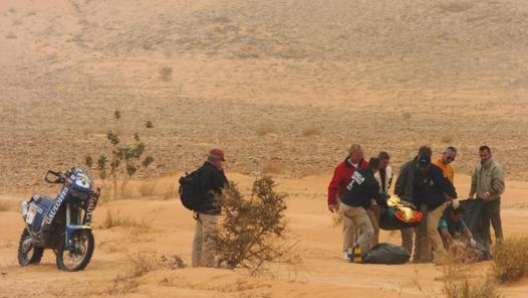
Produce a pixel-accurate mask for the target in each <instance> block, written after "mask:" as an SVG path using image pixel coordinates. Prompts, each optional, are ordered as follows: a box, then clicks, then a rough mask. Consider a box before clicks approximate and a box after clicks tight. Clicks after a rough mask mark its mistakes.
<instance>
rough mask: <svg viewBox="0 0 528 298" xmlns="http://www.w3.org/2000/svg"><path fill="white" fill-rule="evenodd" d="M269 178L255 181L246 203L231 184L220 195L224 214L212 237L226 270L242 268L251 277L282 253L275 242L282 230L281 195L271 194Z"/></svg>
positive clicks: (270, 180) (284, 225)
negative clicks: (216, 231)
mask: <svg viewBox="0 0 528 298" xmlns="http://www.w3.org/2000/svg"><path fill="white" fill-rule="evenodd" d="M274 187H275V182H274V181H273V179H272V178H271V177H263V178H260V179H257V180H255V182H254V183H253V191H252V195H251V197H250V199H249V200H246V199H244V198H243V196H242V195H241V194H240V192H239V190H238V188H237V186H236V184H235V183H233V182H231V183H230V184H229V185H228V186H227V187H226V188H225V189H224V191H223V192H222V195H221V196H220V200H221V204H222V208H223V212H224V214H225V216H224V219H223V222H222V223H221V225H220V227H219V230H218V234H217V236H216V239H215V240H216V243H217V255H218V260H219V261H220V262H221V263H222V262H223V263H224V264H226V265H228V267H230V268H235V267H242V268H247V269H250V270H251V274H252V275H253V274H255V273H256V272H257V271H259V270H260V269H262V266H263V265H264V264H265V263H266V262H272V261H276V260H278V259H280V258H281V257H282V256H283V254H284V253H285V251H286V248H285V247H284V245H281V243H284V242H281V241H277V240H279V239H283V238H284V233H285V231H286V220H285V214H284V212H285V210H286V204H285V202H284V199H285V198H286V197H287V194H285V193H277V192H275V191H274Z"/></svg>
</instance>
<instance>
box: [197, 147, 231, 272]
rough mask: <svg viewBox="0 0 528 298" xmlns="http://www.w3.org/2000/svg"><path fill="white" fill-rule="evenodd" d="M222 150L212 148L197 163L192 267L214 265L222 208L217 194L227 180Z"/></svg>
mask: <svg viewBox="0 0 528 298" xmlns="http://www.w3.org/2000/svg"><path fill="white" fill-rule="evenodd" d="M224 161H225V158H224V151H223V150H222V149H218V148H215V149H212V150H211V151H209V154H208V156H207V161H205V162H204V164H203V165H202V166H201V167H200V169H199V170H198V171H199V177H200V186H201V191H200V198H199V200H200V202H201V203H200V205H199V207H198V208H197V210H196V228H195V233H194V241H193V246H192V265H193V267H199V266H204V267H214V266H215V259H214V257H215V249H216V243H215V241H214V236H215V234H216V228H217V227H216V226H217V223H218V218H219V217H220V213H221V211H222V206H221V204H220V203H221V202H219V200H218V198H219V195H220V194H221V192H222V189H223V188H224V187H225V186H226V185H227V183H228V181H227V178H226V176H225V174H224V169H223V165H222V164H223V162H224Z"/></svg>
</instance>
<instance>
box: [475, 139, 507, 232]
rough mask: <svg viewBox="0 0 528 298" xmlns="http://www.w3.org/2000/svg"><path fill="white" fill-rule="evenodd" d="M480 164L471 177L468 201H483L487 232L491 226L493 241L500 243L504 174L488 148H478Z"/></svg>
mask: <svg viewBox="0 0 528 298" xmlns="http://www.w3.org/2000/svg"><path fill="white" fill-rule="evenodd" d="M479 154H480V164H478V165H477V167H476V168H475V171H474V172H473V176H472V177H471V190H470V191H469V199H473V198H474V197H473V196H474V195H476V198H477V199H482V200H483V201H484V206H483V207H484V209H483V210H484V212H485V213H486V214H484V215H485V216H487V217H489V221H488V222H487V226H488V227H487V230H488V231H489V224H490V221H491V225H492V226H493V230H494V231H495V239H496V240H497V241H501V240H502V239H503V234H502V222H501V217H500V205H501V194H502V193H504V187H505V185H504V172H503V170H502V167H501V165H500V164H499V163H498V162H496V161H495V160H493V159H492V158H491V157H492V155H491V149H490V147H488V146H485V145H484V146H480V148H479Z"/></svg>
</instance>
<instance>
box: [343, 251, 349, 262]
mask: <svg viewBox="0 0 528 298" xmlns="http://www.w3.org/2000/svg"><path fill="white" fill-rule="evenodd" d="M343 260H347V261H350V257H349V256H348V252H346V251H344V252H343Z"/></svg>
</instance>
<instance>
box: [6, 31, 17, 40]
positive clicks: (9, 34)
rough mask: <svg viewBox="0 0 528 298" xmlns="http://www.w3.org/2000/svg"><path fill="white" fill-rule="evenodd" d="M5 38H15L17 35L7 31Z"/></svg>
mask: <svg viewBox="0 0 528 298" xmlns="http://www.w3.org/2000/svg"><path fill="white" fill-rule="evenodd" d="M5 38H6V39H16V38H17V36H16V35H15V33H13V32H9V33H7V34H6V36H5Z"/></svg>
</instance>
